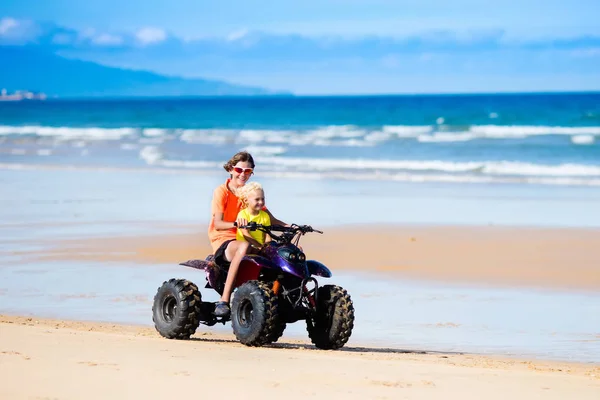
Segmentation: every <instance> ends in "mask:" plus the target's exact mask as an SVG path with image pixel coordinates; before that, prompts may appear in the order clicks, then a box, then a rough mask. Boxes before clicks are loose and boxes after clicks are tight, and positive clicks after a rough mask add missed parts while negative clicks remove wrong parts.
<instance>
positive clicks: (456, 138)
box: [417, 132, 477, 143]
mask: <svg viewBox="0 0 600 400" xmlns="http://www.w3.org/2000/svg"><path fill="white" fill-rule="evenodd" d="M476 137H477V136H476V135H474V134H473V133H469V132H436V133H434V134H432V135H419V137H417V140H418V141H419V142H423V143H431V142H466V141H469V140H473V139H475V138H476Z"/></svg>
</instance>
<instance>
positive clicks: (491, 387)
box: [0, 315, 600, 400]
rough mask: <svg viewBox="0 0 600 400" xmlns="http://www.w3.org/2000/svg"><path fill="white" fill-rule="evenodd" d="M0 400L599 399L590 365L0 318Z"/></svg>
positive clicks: (598, 373) (597, 373)
mask: <svg viewBox="0 0 600 400" xmlns="http://www.w3.org/2000/svg"><path fill="white" fill-rule="evenodd" d="M0 336H1V337H2V342H1V344H0V375H1V376H2V377H3V379H2V381H3V383H2V385H0V398H3V399H11V400H19V399H62V400H66V399H82V398H86V399H88V400H94V399H107V398H111V399H130V398H172V397H174V396H183V397H189V396H218V395H222V394H223V393H224V391H226V393H227V396H228V397H229V396H234V397H235V396H238V397H240V398H247V397H248V396H250V394H252V396H257V395H260V396H266V397H268V398H274V397H275V396H285V397H287V398H303V397H306V396H309V397H311V398H327V399H331V398H341V397H343V398H346V399H354V398H356V399H364V398H373V399H375V398H377V399H397V398H407V399H413V398H414V399H417V398H418V399H438V398H439V399H441V398H444V399H462V400H467V399H481V398H486V399H505V398H507V397H510V398H514V399H517V400H518V399H531V398H544V399H567V398H573V397H574V396H575V397H576V398H577V399H581V400H583V399H597V398H598V395H599V394H600V368H599V367H598V366H594V365H586V364H576V363H565V362H561V363H558V362H538V361H524V360H511V359H506V358H494V357H485V356H477V355H464V354H456V353H439V352H438V353H436V352H427V351H423V352H420V351H403V350H402V349H390V348H370V347H351V346H348V347H346V348H344V349H342V350H339V351H321V350H316V349H315V348H314V347H312V346H310V345H307V344H305V343H300V342H294V341H290V340H286V339H285V338H282V343H278V344H275V345H273V346H270V347H265V348H249V347H245V346H243V345H241V344H239V343H237V342H235V341H234V338H233V336H232V335H219V334H211V333H203V334H200V335H197V336H195V337H192V340H189V341H175V340H167V339H163V338H161V337H159V336H158V334H157V333H156V332H155V331H154V330H153V329H152V328H146V327H136V326H123V325H115V324H101V323H88V322H70V321H62V320H45V319H38V318H24V317H10V316H1V315H0Z"/></svg>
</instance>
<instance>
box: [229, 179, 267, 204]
mask: <svg viewBox="0 0 600 400" xmlns="http://www.w3.org/2000/svg"><path fill="white" fill-rule="evenodd" d="M256 190H262V191H263V193H264V189H263V187H262V185H261V184H260V183H258V182H248V183H246V184H245V185H244V186H242V187H239V188H238V189H237V190H236V193H235V194H236V195H237V197H238V198H239V199H240V200H242V202H243V203H244V205H245V206H247V205H248V196H249V195H250V193H252V192H254V191H256Z"/></svg>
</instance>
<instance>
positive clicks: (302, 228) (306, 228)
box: [238, 222, 323, 235]
mask: <svg viewBox="0 0 600 400" xmlns="http://www.w3.org/2000/svg"><path fill="white" fill-rule="evenodd" d="M238 228H240V229H248V230H249V231H255V230H261V231H263V232H267V233H270V232H284V233H294V234H295V233H299V232H300V233H302V234H303V235H304V234H305V233H308V232H316V233H321V234H322V233H323V232H322V231H319V230H317V229H314V228H313V227H312V226H310V225H296V224H292V225H290V226H282V225H261V224H257V223H256V222H250V223H248V225H244V226H239V227H238Z"/></svg>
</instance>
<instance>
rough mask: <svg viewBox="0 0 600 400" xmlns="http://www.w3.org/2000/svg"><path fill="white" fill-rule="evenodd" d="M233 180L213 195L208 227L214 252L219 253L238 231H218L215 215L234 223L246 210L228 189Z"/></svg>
mask: <svg viewBox="0 0 600 400" xmlns="http://www.w3.org/2000/svg"><path fill="white" fill-rule="evenodd" d="M230 180H231V179H227V182H225V183H224V184H222V185H220V186H219V187H217V188H216V189H215V191H214V193H213V199H212V203H211V215H212V216H213V217H212V218H211V219H210V224H209V226H208V239H209V240H210V245H211V246H212V249H213V252H215V251H217V249H218V248H219V247H221V245H222V244H223V243H225V242H226V241H228V240H231V239H235V234H236V231H237V229H236V228H231V229H227V230H226V231H218V230H217V229H216V228H215V219H214V215H215V214H217V213H223V221H227V222H233V221H235V220H236V218H237V215H238V213H239V212H240V211H241V210H242V209H243V208H244V203H242V201H241V200H240V199H238V197H237V196H236V195H235V194H233V193H232V192H231V190H229V189H228V187H227V185H228V184H229V181H230Z"/></svg>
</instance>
